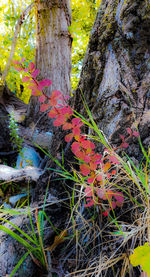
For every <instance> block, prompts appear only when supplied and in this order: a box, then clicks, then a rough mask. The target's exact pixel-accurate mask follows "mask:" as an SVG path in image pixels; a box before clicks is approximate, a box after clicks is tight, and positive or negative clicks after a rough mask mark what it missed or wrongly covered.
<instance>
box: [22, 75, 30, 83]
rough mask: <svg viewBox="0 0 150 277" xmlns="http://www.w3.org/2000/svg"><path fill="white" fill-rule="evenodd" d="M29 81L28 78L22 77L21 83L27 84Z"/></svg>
mask: <svg viewBox="0 0 150 277" xmlns="http://www.w3.org/2000/svg"><path fill="white" fill-rule="evenodd" d="M29 80H30V77H28V76H24V77H23V78H22V82H28V81H29Z"/></svg>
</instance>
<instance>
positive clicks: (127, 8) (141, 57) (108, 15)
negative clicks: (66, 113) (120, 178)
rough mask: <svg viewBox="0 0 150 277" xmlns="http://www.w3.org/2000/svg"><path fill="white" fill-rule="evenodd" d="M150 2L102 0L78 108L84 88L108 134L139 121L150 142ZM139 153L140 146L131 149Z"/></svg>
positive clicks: (112, 137) (114, 134)
mask: <svg viewBox="0 0 150 277" xmlns="http://www.w3.org/2000/svg"><path fill="white" fill-rule="evenodd" d="M149 29H150V5H149V4H148V1H147V0H145V1H143V0H128V1H125V0H119V1H118V0H102V1H101V4H100V8H99V11H98V14H97V17H96V20H95V23H94V26H93V28H92V31H91V34H90V39H89V44H88V47H87V51H86V55H85V59H84V63H83V68H82V72H81V77H80V81H79V85H78V89H77V94H76V98H75V107H76V108H77V109H78V110H81V100H79V99H80V94H81V91H82V93H83V94H84V96H85V98H86V100H87V103H88V104H89V107H90V109H91V110H92V113H93V116H94V119H95V121H96V123H97V125H98V127H99V129H101V130H102V131H103V132H104V133H105V135H106V136H107V138H109V139H110V140H111V141H112V142H113V143H117V144H118V143H119V140H118V138H119V136H118V134H119V133H120V134H123V133H124V132H125V130H126V128H127V127H131V128H133V129H134V128H135V126H138V128H139V130H140V135H141V138H142V141H143V143H144V145H148V144H149V145H150V135H149V134H150V110H149V109H150V83H149V80H150V38H149ZM133 151H134V155H135V156H136V157H138V155H139V150H138V149H136V148H133V145H132V147H131V149H130V150H129V152H130V153H129V154H133Z"/></svg>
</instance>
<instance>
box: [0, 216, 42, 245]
mask: <svg viewBox="0 0 150 277" xmlns="http://www.w3.org/2000/svg"><path fill="white" fill-rule="evenodd" d="M0 220H1V221H4V222H7V223H8V224H10V225H11V226H13V227H14V228H15V230H17V231H18V232H19V233H20V234H22V235H23V236H24V237H25V238H26V239H28V240H29V241H30V242H32V243H33V244H35V245H36V246H38V244H37V243H36V241H35V240H33V239H32V238H31V237H30V236H28V235H27V234H26V233H25V232H23V231H22V230H21V229H20V228H19V227H17V226H16V225H15V224H13V223H12V222H11V221H9V220H7V219H4V218H1V217H0ZM1 227H3V226H2V225H0V228H1ZM4 227H5V226H4ZM7 229H8V228H7ZM8 230H9V229H8Z"/></svg>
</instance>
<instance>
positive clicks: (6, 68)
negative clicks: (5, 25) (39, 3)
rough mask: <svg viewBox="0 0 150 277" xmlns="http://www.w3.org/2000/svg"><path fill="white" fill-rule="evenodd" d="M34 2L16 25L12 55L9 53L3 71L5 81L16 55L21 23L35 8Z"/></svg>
mask: <svg viewBox="0 0 150 277" xmlns="http://www.w3.org/2000/svg"><path fill="white" fill-rule="evenodd" d="M34 4H35V3H34V2H33V3H31V4H30V5H29V6H28V7H27V8H26V9H25V10H24V11H23V12H22V13H21V15H20V17H19V19H18V22H17V24H16V26H15V31H14V37H13V41H12V45H11V51H10V55H9V58H8V61H7V64H6V67H5V69H4V71H3V74H2V82H3V83H4V82H5V79H6V76H7V74H8V71H9V68H10V66H11V62H12V59H13V56H14V53H15V49H16V44H17V37H18V34H19V33H20V29H21V25H22V24H23V22H24V19H25V16H26V15H27V14H28V13H29V11H30V10H31V9H32V8H33V6H34Z"/></svg>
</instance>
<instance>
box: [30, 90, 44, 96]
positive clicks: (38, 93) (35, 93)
mask: <svg viewBox="0 0 150 277" xmlns="http://www.w3.org/2000/svg"><path fill="white" fill-rule="evenodd" d="M31 94H32V95H34V96H39V95H41V94H42V93H41V91H39V90H35V89H32V92H31Z"/></svg>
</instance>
